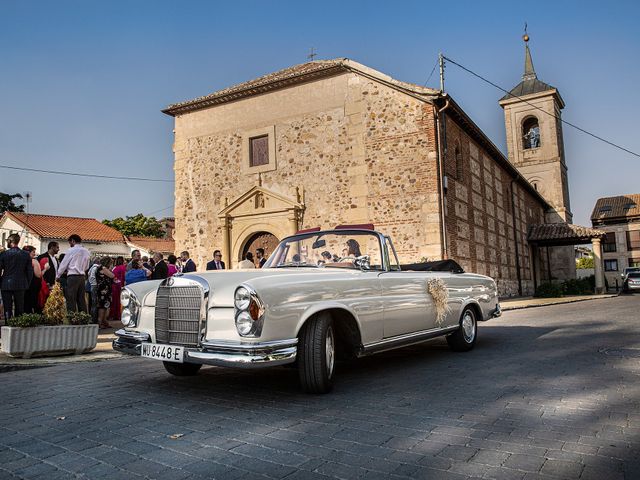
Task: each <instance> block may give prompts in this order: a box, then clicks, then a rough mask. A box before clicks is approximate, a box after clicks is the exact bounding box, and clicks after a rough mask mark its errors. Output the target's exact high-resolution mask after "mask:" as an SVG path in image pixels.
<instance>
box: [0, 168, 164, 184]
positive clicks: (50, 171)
mask: <svg viewBox="0 0 640 480" xmlns="http://www.w3.org/2000/svg"><path fill="white" fill-rule="evenodd" d="M0 168H6V169H8V170H20V171H24V172H36V173H50V174H53V175H70V176H73V177H90V178H108V179H111V180H135V181H139V182H163V183H173V180H165V179H162V178H142V177H116V176H113V175H97V174H93V173H76V172H64V171H60V170H41V169H39V168H27V167H15V166H13V165H0Z"/></svg>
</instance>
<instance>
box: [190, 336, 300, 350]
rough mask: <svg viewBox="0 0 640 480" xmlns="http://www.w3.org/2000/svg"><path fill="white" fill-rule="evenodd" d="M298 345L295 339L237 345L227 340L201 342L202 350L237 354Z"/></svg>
mask: <svg viewBox="0 0 640 480" xmlns="http://www.w3.org/2000/svg"><path fill="white" fill-rule="evenodd" d="M297 345H298V339H297V338H290V339H286V340H275V341H272V342H261V343H238V342H234V341H229V340H205V341H204V342H202V348H203V349H204V350H214V351H221V352H238V353H250V352H260V351H265V350H275V349H280V348H289V347H295V346H297Z"/></svg>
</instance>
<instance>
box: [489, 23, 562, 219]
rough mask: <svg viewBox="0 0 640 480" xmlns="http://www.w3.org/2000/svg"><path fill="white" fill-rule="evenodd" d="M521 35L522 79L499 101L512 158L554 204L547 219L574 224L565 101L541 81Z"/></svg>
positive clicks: (527, 46) (552, 88)
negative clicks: (566, 155)
mask: <svg viewBox="0 0 640 480" xmlns="http://www.w3.org/2000/svg"><path fill="white" fill-rule="evenodd" d="M522 38H523V40H524V42H525V47H524V49H525V60H524V75H523V76H522V81H521V82H520V83H519V84H518V85H516V86H515V87H514V88H513V89H512V90H511V91H510V92H509V93H508V94H506V95H505V96H504V97H502V98H501V99H500V102H499V103H500V106H501V107H502V108H503V109H504V118H505V126H506V129H507V150H508V154H509V161H510V162H511V163H512V164H513V165H515V167H516V168H517V169H518V170H519V171H520V173H521V174H522V176H523V177H525V178H526V179H527V180H528V181H529V182H530V183H531V184H532V185H533V186H534V188H535V189H536V190H538V192H540V194H541V195H542V196H543V197H544V198H545V199H546V200H547V202H549V204H551V205H552V206H553V208H554V210H555V212H553V213H551V214H549V215H548V218H547V222H549V223H559V222H567V223H572V217H573V215H572V214H571V207H570V204H569V181H568V178H567V164H566V163H565V158H564V144H563V138H562V122H561V120H560V118H561V110H562V109H563V108H564V101H563V100H562V97H561V96H560V92H558V90H557V89H556V88H554V87H552V86H550V85H547V84H546V83H544V82H541V81H540V80H538V76H537V75H536V72H535V70H534V68H533V61H532V59H531V52H530V51H529V36H528V35H527V34H526V33H525V35H524V36H523V37H522Z"/></svg>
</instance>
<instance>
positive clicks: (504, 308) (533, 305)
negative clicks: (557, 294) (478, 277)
mask: <svg viewBox="0 0 640 480" xmlns="http://www.w3.org/2000/svg"><path fill="white" fill-rule="evenodd" d="M618 296H619V295H618V294H615V295H613V294H611V295H598V296H593V297H586V298H584V297H581V298H567V299H566V300H561V301H555V302H554V301H548V302H544V303H530V304H526V305H516V306H511V307H510V306H508V305H505V306H503V305H502V304H501V305H500V306H501V308H502V311H503V312H507V311H509V310H524V309H525V308H537V307H549V306H551V305H563V304H567V303H578V302H588V301H590V300H603V299H605V298H614V297H618Z"/></svg>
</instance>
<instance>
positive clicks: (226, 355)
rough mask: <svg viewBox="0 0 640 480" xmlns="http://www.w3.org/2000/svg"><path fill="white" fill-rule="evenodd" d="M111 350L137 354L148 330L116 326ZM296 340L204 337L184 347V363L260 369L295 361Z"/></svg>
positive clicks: (145, 339) (145, 340)
mask: <svg viewBox="0 0 640 480" xmlns="http://www.w3.org/2000/svg"><path fill="white" fill-rule="evenodd" d="M116 336H117V337H118V338H116V339H115V340H114V341H113V349H114V350H117V351H119V352H123V353H127V354H129V355H138V356H139V355H140V349H141V347H140V345H141V344H142V343H143V342H150V341H151V337H150V335H149V334H148V333H140V332H132V331H127V330H124V329H120V330H118V331H117V332H116ZM297 352H298V339H297V338H291V339H288V340H277V341H273V342H262V343H240V342H231V341H225V340H205V341H204V342H202V345H201V347H200V348H185V351H184V361H185V363H200V364H206V365H216V366H219V367H235V368H260V367H273V366H277V365H285V364H287V363H293V362H295V361H296V354H297Z"/></svg>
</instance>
